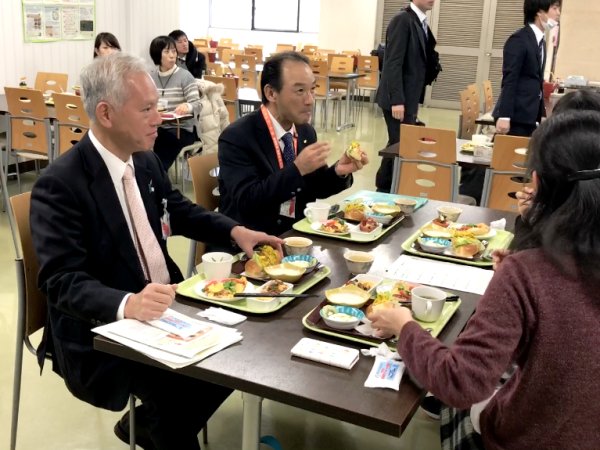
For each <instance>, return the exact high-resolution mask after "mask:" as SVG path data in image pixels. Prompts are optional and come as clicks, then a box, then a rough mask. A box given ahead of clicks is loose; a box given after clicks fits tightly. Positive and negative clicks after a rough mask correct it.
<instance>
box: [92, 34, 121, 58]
mask: <svg viewBox="0 0 600 450" xmlns="http://www.w3.org/2000/svg"><path fill="white" fill-rule="evenodd" d="M117 50H118V51H121V45H120V44H119V41H118V40H117V38H116V37H115V35H114V34H112V33H106V32H104V33H98V35H97V36H96V41H95V42H94V58H96V57H98V56H104V55H110V54H111V53H112V52H114V51H117Z"/></svg>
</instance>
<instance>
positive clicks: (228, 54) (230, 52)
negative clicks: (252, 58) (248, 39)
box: [221, 49, 242, 65]
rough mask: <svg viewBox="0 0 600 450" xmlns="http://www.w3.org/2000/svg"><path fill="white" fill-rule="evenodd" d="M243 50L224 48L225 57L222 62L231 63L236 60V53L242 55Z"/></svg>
mask: <svg viewBox="0 0 600 450" xmlns="http://www.w3.org/2000/svg"><path fill="white" fill-rule="evenodd" d="M241 54H242V51H241V50H234V49H225V50H223V57H222V59H221V62H222V63H223V64H227V65H229V64H231V63H234V62H235V55H241Z"/></svg>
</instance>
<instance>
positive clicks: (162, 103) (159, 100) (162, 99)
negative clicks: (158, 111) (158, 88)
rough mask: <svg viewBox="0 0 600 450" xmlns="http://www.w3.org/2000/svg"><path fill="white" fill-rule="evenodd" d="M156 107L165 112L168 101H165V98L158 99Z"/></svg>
mask: <svg viewBox="0 0 600 450" xmlns="http://www.w3.org/2000/svg"><path fill="white" fill-rule="evenodd" d="M158 105H159V106H162V107H163V108H164V109H165V110H166V109H167V107H168V106H169V100H167V99H166V98H159V99H158Z"/></svg>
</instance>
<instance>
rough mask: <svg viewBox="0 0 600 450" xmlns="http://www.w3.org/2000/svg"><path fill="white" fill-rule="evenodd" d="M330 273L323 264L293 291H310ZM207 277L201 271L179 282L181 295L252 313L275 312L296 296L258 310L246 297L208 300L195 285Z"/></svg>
mask: <svg viewBox="0 0 600 450" xmlns="http://www.w3.org/2000/svg"><path fill="white" fill-rule="evenodd" d="M330 274H331V269H330V268H329V267H327V266H323V267H322V268H321V269H320V270H318V271H316V272H313V276H312V277H310V278H308V279H306V280H305V281H304V282H303V283H301V284H298V285H296V286H294V289H293V291H292V292H293V293H294V294H302V293H304V292H306V291H308V290H309V289H310V288H311V287H313V286H314V285H316V284H317V283H319V282H320V281H322V280H324V279H325V278H327V277H328V276H329V275H330ZM205 279H206V277H205V276H204V273H201V274H198V275H196V276H194V277H192V278H189V279H187V280H185V281H184V282H182V283H179V287H178V288H177V293H178V294H180V295H183V296H184V297H187V298H191V299H193V300H198V301H201V302H204V303H212V304H213V305H217V306H221V307H224V308H230V309H237V310H238V311H244V312H247V313H252V314H271V313H274V312H275V311H278V310H280V309H281V308H283V307H284V306H286V305H287V304H288V303H291V302H292V301H294V300H295V298H283V299H282V301H281V303H279V305H278V306H277V307H276V308H275V309H272V310H270V311H256V310H254V309H251V308H249V307H248V305H247V302H246V299H245V298H241V299H239V300H236V301H233V302H231V301H229V302H220V301H219V300H216V299H215V300H208V299H205V298H202V297H200V296H198V295H197V294H196V292H195V291H194V286H196V284H197V283H198V282H199V281H202V280H205ZM248 281H249V282H251V283H252V284H253V285H254V286H255V287H260V286H262V285H263V284H265V282H264V281H262V282H258V281H250V280H248Z"/></svg>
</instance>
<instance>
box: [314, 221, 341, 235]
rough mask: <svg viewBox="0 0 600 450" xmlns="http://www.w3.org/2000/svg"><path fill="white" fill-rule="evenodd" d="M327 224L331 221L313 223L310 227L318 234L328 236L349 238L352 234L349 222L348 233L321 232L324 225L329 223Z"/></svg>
mask: <svg viewBox="0 0 600 450" xmlns="http://www.w3.org/2000/svg"><path fill="white" fill-rule="evenodd" d="M327 222H329V220H326V221H325V222H313V223H311V224H310V227H311V228H312V229H313V230H315V231H316V232H317V233H321V234H326V235H328V236H348V235H349V234H350V227H349V226H348V222H346V226H348V232H347V233H328V232H327V231H321V230H319V228H321V225H323V224H324V223H327Z"/></svg>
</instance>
